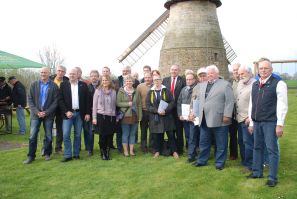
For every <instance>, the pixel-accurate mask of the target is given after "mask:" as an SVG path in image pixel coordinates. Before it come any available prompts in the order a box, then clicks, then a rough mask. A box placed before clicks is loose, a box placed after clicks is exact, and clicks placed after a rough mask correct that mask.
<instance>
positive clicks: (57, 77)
mask: <svg viewBox="0 0 297 199" xmlns="http://www.w3.org/2000/svg"><path fill="white" fill-rule="evenodd" d="M65 74H66V67H65V66H62V65H59V66H57V67H56V74H54V75H51V76H50V79H51V80H52V81H53V82H54V83H55V84H56V85H57V86H58V88H60V85H61V83H62V82H64V81H68V80H69V79H68V77H66V76H65ZM55 123H56V145H55V152H56V153H58V154H60V153H62V144H63V129H62V125H63V118H62V116H61V110H60V108H59V106H58V107H57V108H56V113H55Z"/></svg>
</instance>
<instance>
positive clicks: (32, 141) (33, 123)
mask: <svg viewBox="0 0 297 199" xmlns="http://www.w3.org/2000/svg"><path fill="white" fill-rule="evenodd" d="M41 123H43V129H44V140H43V147H44V155H49V156H50V155H51V153H52V129H53V123H54V120H53V119H49V118H44V119H31V120H30V137H29V153H28V157H32V158H35V157H36V155H35V153H36V149H37V137H38V133H39V129H40V125H41Z"/></svg>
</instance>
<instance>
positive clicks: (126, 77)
mask: <svg viewBox="0 0 297 199" xmlns="http://www.w3.org/2000/svg"><path fill="white" fill-rule="evenodd" d="M127 80H132V82H133V84H134V80H135V79H134V77H133V76H132V75H130V74H128V75H125V76H124V83H126V81H127Z"/></svg>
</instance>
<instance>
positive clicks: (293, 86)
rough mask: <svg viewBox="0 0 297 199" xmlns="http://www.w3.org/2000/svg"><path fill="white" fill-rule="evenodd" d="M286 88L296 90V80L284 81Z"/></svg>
mask: <svg viewBox="0 0 297 199" xmlns="http://www.w3.org/2000/svg"><path fill="white" fill-rule="evenodd" d="M285 82H286V84H287V86H288V88H292V89H296V88H297V80H286V81H285Z"/></svg>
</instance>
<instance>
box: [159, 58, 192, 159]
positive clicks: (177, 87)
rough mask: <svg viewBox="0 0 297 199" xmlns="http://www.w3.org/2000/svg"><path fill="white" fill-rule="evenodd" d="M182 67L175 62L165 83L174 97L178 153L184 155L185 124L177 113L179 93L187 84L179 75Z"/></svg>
mask: <svg viewBox="0 0 297 199" xmlns="http://www.w3.org/2000/svg"><path fill="white" fill-rule="evenodd" d="M179 72H180V68H179V66H178V65H176V64H174V65H172V66H171V68H170V75H171V76H170V77H165V78H164V79H163V82H162V83H163V85H164V86H166V88H167V89H169V90H170V91H171V93H172V96H173V98H174V109H173V110H172V115H173V117H174V119H175V125H176V130H175V132H174V135H175V139H176V147H177V153H178V154H179V155H182V154H183V152H184V136H183V124H182V121H180V120H179V117H178V115H177V100H178V97H179V94H180V92H181V90H182V88H183V87H185V86H186V81H185V80H184V79H183V78H182V77H181V76H179V75H178V74H179Z"/></svg>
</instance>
